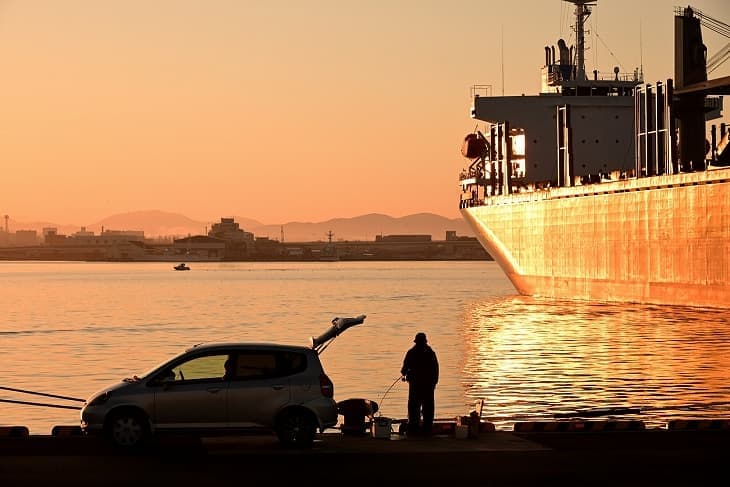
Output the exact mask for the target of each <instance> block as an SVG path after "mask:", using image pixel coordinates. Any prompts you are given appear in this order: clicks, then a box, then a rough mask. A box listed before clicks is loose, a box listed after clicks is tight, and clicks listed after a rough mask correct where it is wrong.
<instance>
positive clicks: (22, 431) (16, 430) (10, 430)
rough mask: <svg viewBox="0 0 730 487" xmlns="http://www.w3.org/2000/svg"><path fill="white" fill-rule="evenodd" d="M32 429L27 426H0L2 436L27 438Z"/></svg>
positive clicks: (0, 435)
mask: <svg viewBox="0 0 730 487" xmlns="http://www.w3.org/2000/svg"><path fill="white" fill-rule="evenodd" d="M28 436H30V431H28V428H27V427H25V426H0V438H27V437H28Z"/></svg>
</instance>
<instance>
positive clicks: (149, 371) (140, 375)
mask: <svg viewBox="0 0 730 487" xmlns="http://www.w3.org/2000/svg"><path fill="white" fill-rule="evenodd" d="M185 353H186V352H182V353H179V354H177V355H176V356H174V357H173V358H171V359H167V360H165V361H164V362H159V363H158V364H157V365H155V366H154V367H152V368H151V369H149V370H147V371H145V372H143V373H141V374H139V375H135V376H134V377H133V378H132V380H142V379H146V378H147V377H149V376H150V375H152V374H153V373H155V372H156V371H158V370H159V369H160V368H162V367H164V366H165V365H166V364H168V363H170V362H172V361H173V360H177V358H178V357H181V356H183V355H185Z"/></svg>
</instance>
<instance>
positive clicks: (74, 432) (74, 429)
mask: <svg viewBox="0 0 730 487" xmlns="http://www.w3.org/2000/svg"><path fill="white" fill-rule="evenodd" d="M83 435H84V433H83V432H82V431H81V426H54V427H53V429H51V436H56V437H61V436H62V437H64V438H66V437H69V436H83Z"/></svg>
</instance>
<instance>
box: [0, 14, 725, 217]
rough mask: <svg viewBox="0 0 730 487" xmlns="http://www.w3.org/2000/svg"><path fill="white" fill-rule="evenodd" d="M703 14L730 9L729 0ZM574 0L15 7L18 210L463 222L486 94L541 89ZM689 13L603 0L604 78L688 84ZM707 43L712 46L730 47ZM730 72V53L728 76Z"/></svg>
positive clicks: (3, 55)
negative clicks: (462, 187)
mask: <svg viewBox="0 0 730 487" xmlns="http://www.w3.org/2000/svg"><path fill="white" fill-rule="evenodd" d="M692 6H693V7H696V8H698V9H700V10H702V11H705V12H706V13H708V14H710V15H712V16H715V17H719V18H722V19H724V20H726V21H727V20H728V14H729V13H730V12H729V9H728V4H727V1H726V0H698V1H697V2H693V4H692ZM572 9H573V6H572V5H570V4H568V3H565V2H563V1H561V0H549V1H545V0H525V1H523V2H521V3H520V4H519V8H517V7H516V4H511V3H509V2H490V3H487V2H483V1H477V0H456V1H454V2H443V1H440V0H438V1H437V0H421V1H415V0H402V1H398V2H392V1H387V0H373V1H371V2H365V3H363V2H354V1H347V0H345V1H334V0H314V1H312V2H307V3H306V4H305V3H302V2H298V1H294V0H282V1H280V2H276V3H271V2H263V1H246V2H239V1H234V0H211V1H208V2H200V1H197V0H174V1H173V0H155V1H153V2H143V1H125V2H118V1H116V2H115V1H95V0H66V1H63V2H57V1H54V0H37V1H34V2H18V1H5V2H2V3H0V69H2V72H3V78H2V81H1V82H0V86H1V87H2V89H0V103H1V106H2V109H1V110H0V153H2V159H3V169H2V171H1V172H0V182H1V184H2V195H1V196H0V215H5V214H7V215H10V217H11V219H13V220H17V221H38V220H48V221H55V222H61V223H66V222H68V223H75V224H78V225H89V224H91V223H93V222H96V221H99V220H101V219H102V218H105V217H106V216H108V215H111V214H117V213H125V212H131V211H138V210H143V209H149V208H157V209H160V210H162V211H169V212H178V213H182V214H185V215H189V216H190V218H193V219H196V220H200V221H207V220H208V219H210V218H211V217H212V216H213V215H247V216H250V217H251V218H256V219H260V220H261V221H262V222H266V223H273V222H282V223H283V222H288V221H307V222H318V221H325V220H328V219H331V218H338V217H342V218H348V217H354V216H358V215H363V214H368V213H381V214H387V215H392V216H394V217H399V216H404V215H411V214H415V213H421V212H427V213H434V214H438V215H443V216H445V217H448V218H458V217H459V212H458V201H459V194H458V193H459V189H458V174H459V171H460V170H461V169H462V167H463V166H464V165H465V163H466V161H465V160H464V159H463V158H462V157H461V154H460V152H459V149H460V145H461V141H462V140H463V137H464V135H465V134H466V133H468V132H471V131H473V130H474V128H475V126H477V123H476V121H475V120H473V119H471V118H470V116H469V107H470V103H471V100H470V95H469V93H470V88H471V87H472V86H473V85H475V84H488V85H491V87H492V93H493V94H495V95H500V94H502V93H504V94H505V95H515V96H519V95H521V94H535V93H537V92H538V91H539V74H540V67H541V66H542V64H543V63H544V46H546V45H551V44H552V45H554V44H556V43H557V41H558V39H559V38H565V39H566V41H567V42H568V43H569V44H572V42H573V41H572V37H573V35H572V32H571V29H570V22H569V20H570V17H571V12H572ZM673 15H674V2H670V1H668V0H647V1H642V2H630V1H628V0H613V1H608V0H599V1H598V2H597V6H596V7H595V8H594V11H593V13H592V15H591V17H590V18H589V20H588V29H589V31H590V32H589V35H588V47H589V50H588V51H587V55H586V64H587V66H586V67H587V70H589V71H592V70H593V69H598V70H600V71H601V72H608V73H610V72H612V70H613V67H614V66H619V67H620V69H621V71H624V72H633V70H634V69H636V68H640V67H643V72H644V74H645V76H646V80H647V81H649V82H655V81H659V80H664V79H666V78H670V77H673V29H674V27H673ZM704 35H705V37H704V41H705V44H706V45H707V46H708V57H710V56H712V55H713V54H715V53H717V52H718V51H719V50H720V49H721V48H722V47H723V46H725V45H726V44H727V39H725V38H723V37H721V36H719V35H717V34H715V33H713V32H709V31H707V30H705V32H704ZM642 65H643V66H642ZM728 75H730V63H725V64H724V65H722V66H721V67H720V68H719V69H718V70H716V71H715V72H713V73H711V75H710V76H711V77H713V78H717V77H722V76H728ZM726 110H727V108H726ZM724 120H725V121H726V122H727V121H728V120H730V119H728V117H727V116H726V117H725V119H724ZM718 122H719V121H718Z"/></svg>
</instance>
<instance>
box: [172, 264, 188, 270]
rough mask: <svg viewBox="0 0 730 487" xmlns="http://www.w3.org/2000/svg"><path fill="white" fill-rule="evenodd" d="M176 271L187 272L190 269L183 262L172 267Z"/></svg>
mask: <svg viewBox="0 0 730 487" xmlns="http://www.w3.org/2000/svg"><path fill="white" fill-rule="evenodd" d="M174 269H175V270H176V271H189V270H190V267H188V266H187V265H186V264H185V262H182V263H180V264H178V265H176V266H175V267H174Z"/></svg>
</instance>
